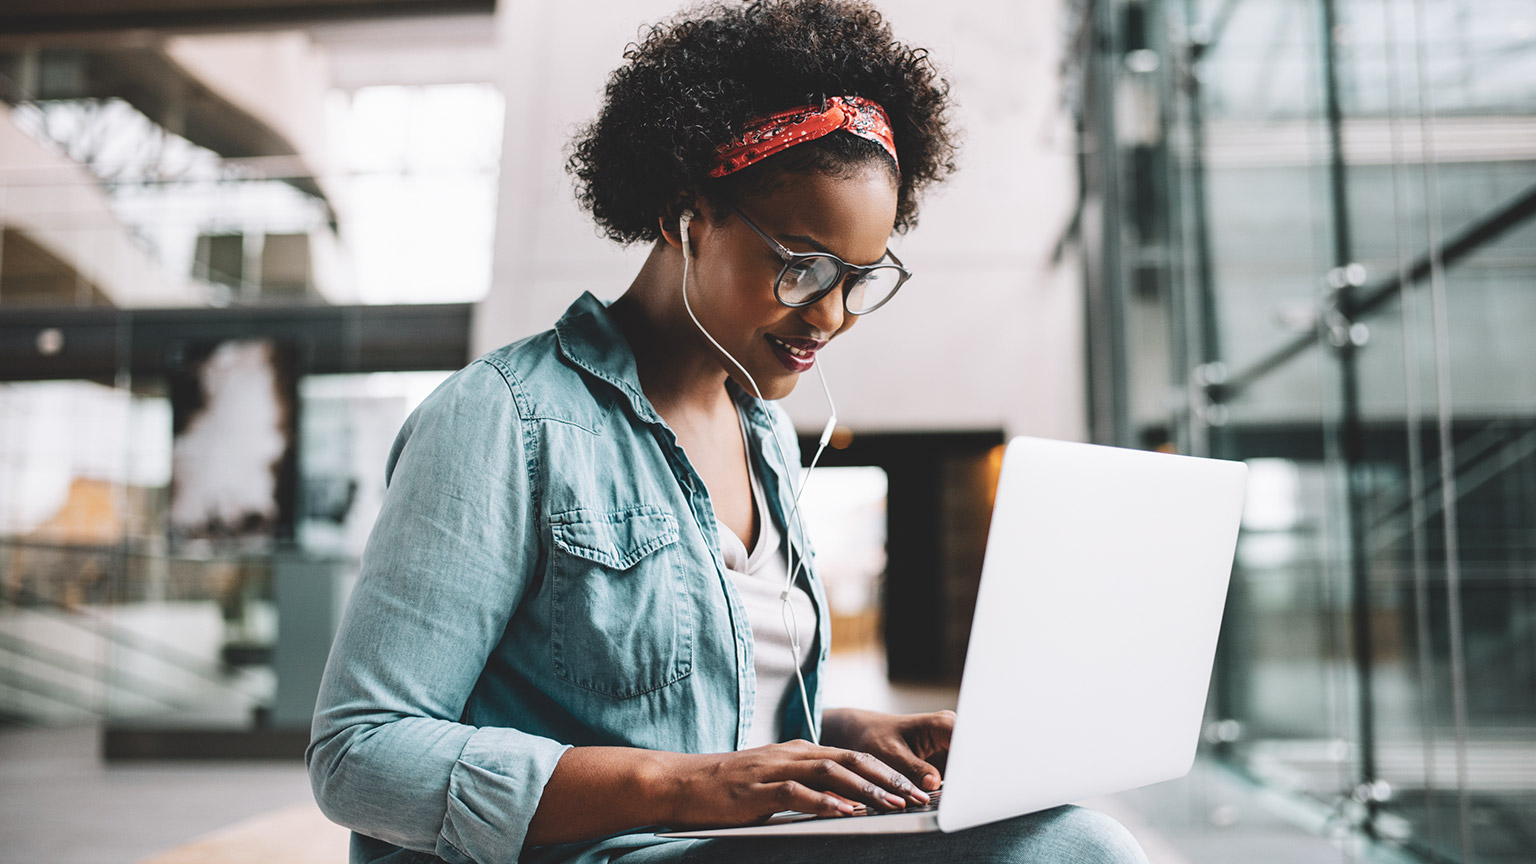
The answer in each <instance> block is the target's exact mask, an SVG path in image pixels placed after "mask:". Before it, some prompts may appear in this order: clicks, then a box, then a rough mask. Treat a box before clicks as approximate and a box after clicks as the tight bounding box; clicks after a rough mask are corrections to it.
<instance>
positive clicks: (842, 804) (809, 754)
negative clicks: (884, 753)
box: [665, 741, 928, 828]
mask: <svg viewBox="0 0 1536 864" xmlns="http://www.w3.org/2000/svg"><path fill="white" fill-rule="evenodd" d="M667 761H668V762H669V763H670V764H669V765H668V766H667V767H668V770H669V772H670V773H671V774H672V782H671V783H670V784H669V786H670V792H671V795H670V806H669V808H668V811H669V812H670V814H671V817H670V818H669V819H667V820H666V823H665V824H667V825H668V826H669V827H673V828H693V827H699V828H703V827H721V826H727V825H749V824H751V823H754V822H760V821H762V820H764V819H766V818H768V817H769V816H772V815H773V814H775V813H778V812H779V811H781V810H799V811H800V812H802V813H815V814H817V815H822V816H835V815H838V814H844V815H846V814H848V813H852V812H853V811H854V810H856V809H857V808H858V806H859V805H861V804H863V805H868V806H869V807H872V808H875V809H877V810H890V809H896V808H900V807H906V806H908V805H911V804H926V803H928V794H927V793H926V792H924V791H923V790H922V789H919V788H918V787H917V786H915V785H914V784H913V783H912V781H910V780H908V779H907V778H906V777H905V776H903V775H902V773H901V772H900V771H898V770H896V769H895V768H893V767H891V766H890V765H888V764H886V763H885V762H882V761H881V760H880V759H877V758H875V757H874V756H871V755H870V754H868V753H860V752H857V751H854V750H844V749H840V748H837V747H822V746H817V745H815V744H812V743H810V742H809V741H789V742H786V743H782V744H770V745H768V746H766V747H755V748H753V749H751V750H740V751H737V752H734V753H711V754H704V755H696V754H669V758H668V760H667Z"/></svg>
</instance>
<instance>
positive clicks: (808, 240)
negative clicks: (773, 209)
mask: <svg viewBox="0 0 1536 864" xmlns="http://www.w3.org/2000/svg"><path fill="white" fill-rule="evenodd" d="M785 240H788V241H790V242H792V243H793V242H799V243H804V244H805V245H807V246H810V247H811V248H813V249H815V250H816V251H817V252H825V253H827V254H828V255H836V254H837V253H836V252H833V251H832V250H831V249H828V248H827V247H825V246H823V245H821V244H820V243H818V242H816V238H814V237H807V236H805V235H804V234H780V235H779V242H780V243H783V242H784V241H785Z"/></svg>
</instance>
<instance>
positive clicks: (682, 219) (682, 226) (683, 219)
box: [677, 210, 695, 259]
mask: <svg viewBox="0 0 1536 864" xmlns="http://www.w3.org/2000/svg"><path fill="white" fill-rule="evenodd" d="M694 215H695V214H694V212H693V211H692V210H684V211H683V212H682V213H681V214H680V215H679V216H678V217H677V233H678V234H680V235H682V238H683V258H685V259H687V258H689V257H691V256H692V255H693V252H692V250H690V249H689V248H688V223H690V222H692V221H693V217H694Z"/></svg>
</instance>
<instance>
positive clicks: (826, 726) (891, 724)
mask: <svg viewBox="0 0 1536 864" xmlns="http://www.w3.org/2000/svg"><path fill="white" fill-rule="evenodd" d="M954 731H955V712H953V711H935V712H933V713H931V714H883V713H881V712H879V711H860V710H858V709H854V708H836V709H833V710H830V711H828V712H826V715H825V716H824V718H823V719H822V731H821V740H822V743H824V744H828V745H831V746H836V747H847V748H848V749H850V750H859V751H863V752H865V753H869V754H871V755H873V756H875V757H876V758H877V759H879V760H880V761H881V762H884V763H885V764H887V765H891V766H893V767H895V768H896V769H897V770H899V771H901V772H902V773H903V774H905V775H907V777H909V778H911V779H912V782H914V783H916V784H918V785H919V786H921V787H922V788H924V789H926V790H928V791H930V792H932V791H935V790H937V789H938V788H939V782H940V780H941V779H942V777H941V775H940V772H939V769H938V768H936V767H934V765H933V761H938V762H942V761H943V759H944V757H946V756H948V755H949V737H950V735H951V733H953V732H954ZM930 760H932V761H930Z"/></svg>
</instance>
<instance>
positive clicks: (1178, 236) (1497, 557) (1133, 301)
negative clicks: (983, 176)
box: [1080, 0, 1536, 862]
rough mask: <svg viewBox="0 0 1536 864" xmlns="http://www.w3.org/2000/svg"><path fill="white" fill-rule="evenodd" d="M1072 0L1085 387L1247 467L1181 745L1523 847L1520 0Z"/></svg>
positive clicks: (1505, 858) (1339, 825) (1529, 121)
mask: <svg viewBox="0 0 1536 864" xmlns="http://www.w3.org/2000/svg"><path fill="white" fill-rule="evenodd" d="M1082 5H1084V6H1086V7H1087V8H1089V9H1092V10H1093V12H1092V15H1093V16H1094V17H1093V18H1092V20H1093V21H1094V23H1095V25H1096V30H1097V32H1098V35H1099V36H1100V37H1101V43H1100V44H1103V45H1107V46H1109V48H1108V49H1107V50H1108V56H1107V59H1106V58H1101V59H1100V65H1099V66H1098V67H1097V68H1096V69H1095V68H1090V69H1089V70H1088V74H1087V75H1086V78H1085V80H1087V81H1088V86H1087V89H1086V92H1087V94H1088V96H1089V98H1090V99H1091V98H1092V97H1093V96H1094V95H1099V96H1103V97H1105V98H1108V99H1110V100H1111V101H1112V103H1113V106H1114V111H1113V112H1111V113H1110V114H1109V115H1108V116H1106V115H1105V114H1104V113H1103V112H1096V111H1095V110H1094V108H1093V106H1092V105H1091V104H1085V105H1084V107H1083V111H1082V112H1081V115H1080V116H1082V117H1083V118H1084V121H1085V122H1084V130H1085V135H1086V136H1087V140H1089V141H1090V142H1092V141H1094V140H1099V141H1109V142H1111V143H1112V145H1113V160H1112V161H1113V163H1114V167H1113V169H1111V170H1109V171H1108V172H1107V176H1108V179H1107V180H1106V179H1105V177H1106V173H1104V172H1105V169H1103V168H1102V167H1100V168H1098V169H1094V168H1093V166H1092V164H1091V163H1090V169H1089V170H1088V171H1087V172H1086V173H1085V177H1086V182H1085V191H1086V193H1087V197H1088V198H1089V199H1090V200H1093V201H1095V202H1096V203H1099V204H1101V205H1102V211H1101V212H1103V214H1104V216H1105V219H1104V225H1103V231H1104V233H1105V235H1106V236H1108V237H1110V238H1111V239H1112V241H1113V242H1110V241H1104V242H1103V243H1102V244H1101V246H1095V244H1094V242H1093V237H1092V236H1091V234H1089V236H1088V238H1087V240H1086V242H1085V248H1086V249H1087V251H1088V253H1089V255H1090V256H1092V255H1095V254H1096V253H1097V252H1099V251H1101V249H1103V250H1109V251H1110V252H1114V253H1115V256H1116V257H1117V258H1118V261H1110V262H1109V263H1108V264H1106V273H1107V275H1106V276H1105V278H1104V279H1103V281H1102V284H1098V285H1090V292H1089V293H1090V315H1091V316H1092V317H1095V318H1111V317H1113V316H1114V315H1116V314H1118V315H1123V316H1124V318H1125V321H1126V326H1125V327H1124V329H1123V334H1124V335H1123V339H1124V340H1125V343H1126V350H1124V351H1123V352H1122V354H1123V358H1122V360H1121V362H1118V363H1116V362H1115V359H1114V355H1113V352H1110V351H1107V350H1105V349H1100V350H1099V351H1098V352H1097V353H1095V355H1094V356H1095V357H1098V358H1102V359H1100V366H1099V369H1100V374H1097V375H1095V379H1094V380H1095V386H1096V387H1098V388H1099V389H1100V390H1101V391H1112V395H1113V398H1096V399H1095V400H1094V404H1095V405H1096V406H1098V405H1103V406H1112V405H1114V404H1116V403H1117V400H1118V404H1122V405H1124V406H1125V409H1124V410H1125V411H1126V413H1127V415H1128V425H1129V426H1130V433H1129V434H1128V435H1125V436H1123V437H1124V438H1125V439H1127V440H1128V441H1130V442H1140V443H1143V444H1146V445H1155V444H1165V446H1169V447H1174V448H1177V449H1180V450H1183V451H1185V452H1192V453H1196V454H1205V455H1214V456H1220V457H1225V458H1233V459H1242V460H1246V461H1248V463H1249V465H1250V467H1251V485H1250V498H1249V503H1248V510H1247V515H1246V517H1245V521H1244V531H1243V535H1242V537H1241V539H1240V541H1239V548H1238V555H1237V563H1236V567H1235V569H1234V574H1233V583H1232V591H1231V595H1230V597H1229V603H1228V607H1227V620H1226V626H1225V628H1224V635H1223V642H1222V649H1221V653H1220V657H1219V660H1218V669H1217V674H1216V686H1215V689H1214V691H1213V699H1212V706H1213V707H1212V714H1211V718H1210V719H1211V721H1212V724H1211V734H1210V736H1209V738H1210V745H1211V746H1210V748H1209V750H1210V752H1211V753H1212V754H1214V755H1216V756H1218V757H1219V758H1220V759H1221V760H1222V762H1223V763H1224V764H1226V765H1228V766H1231V767H1232V768H1234V769H1235V770H1236V771H1237V772H1238V773H1240V774H1241V775H1242V776H1244V777H1246V778H1248V779H1250V780H1252V781H1256V782H1258V783H1259V784H1261V786H1262V787H1264V788H1268V789H1278V790H1283V791H1284V792H1285V793H1286V794H1287V795H1288V796H1289V798H1290V800H1294V801H1297V802H1301V803H1302V804H1305V805H1307V806H1306V807H1304V808H1303V809H1302V810H1298V811H1295V812H1306V813H1309V814H1311V816H1310V817H1309V818H1310V819H1311V822H1310V824H1311V825H1313V827H1315V828H1317V829H1318V830H1321V831H1328V832H1345V833H1346V834H1348V835H1350V836H1354V837H1364V838H1374V839H1375V840H1377V841H1380V842H1379V845H1380V846H1381V848H1385V849H1391V850H1395V851H1397V852H1400V853H1403V854H1408V855H1411V856H1414V857H1417V858H1419V859H1422V860H1435V861H1459V862H1474V861H1476V862H1515V861H1529V860H1531V859H1532V857H1533V856H1536V834H1533V833H1532V831H1531V829H1530V826H1531V825H1533V824H1536V761H1533V759H1536V633H1533V629H1536V562H1533V546H1536V521H1533V519H1532V514H1533V513H1536V348H1533V347H1532V346H1533V343H1532V342H1531V340H1530V338H1529V336H1528V334H1529V333H1530V331H1531V328H1532V326H1533V324H1536V295H1533V294H1532V292H1531V291H1530V286H1531V285H1532V284H1533V281H1536V6H1533V5H1532V4H1531V3H1529V2H1523V0H1488V2H1482V0H1477V2H1473V0H1403V2H1398V0H1301V2H1297V0H1242V2H1234V0H1178V2H1175V0H1117V2H1110V3H1108V4H1082ZM1095 74H1097V75H1099V76H1102V77H1101V83H1100V84H1098V85H1095V84H1094V81H1093V77H1094V75H1095ZM1102 82H1109V83H1102ZM1149 118H1150V119H1149ZM1088 149H1089V153H1090V154H1091V155H1090V156H1089V157H1087V158H1088V159H1090V160H1092V159H1094V158H1097V157H1096V156H1095V155H1092V154H1093V153H1094V151H1093V148H1092V147H1090V148H1088ZM1096 170H1097V171H1099V172H1101V173H1098V174H1096V173H1095V171H1096ZM1117 244H1118V249H1117V248H1116V246H1117ZM1117 310H1118V311H1117ZM1102 332H1110V331H1101V333H1102ZM1100 341H1101V342H1102V341H1103V337H1102V335H1101V336H1100ZM1094 425H1095V428H1096V429H1100V430H1108V429H1112V428H1115V424H1105V423H1100V422H1095V424H1094ZM1100 437H1101V438H1105V436H1104V435H1103V434H1102V433H1101V435H1100ZM1106 440H1107V439H1106ZM1165 442H1166V443H1165Z"/></svg>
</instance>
